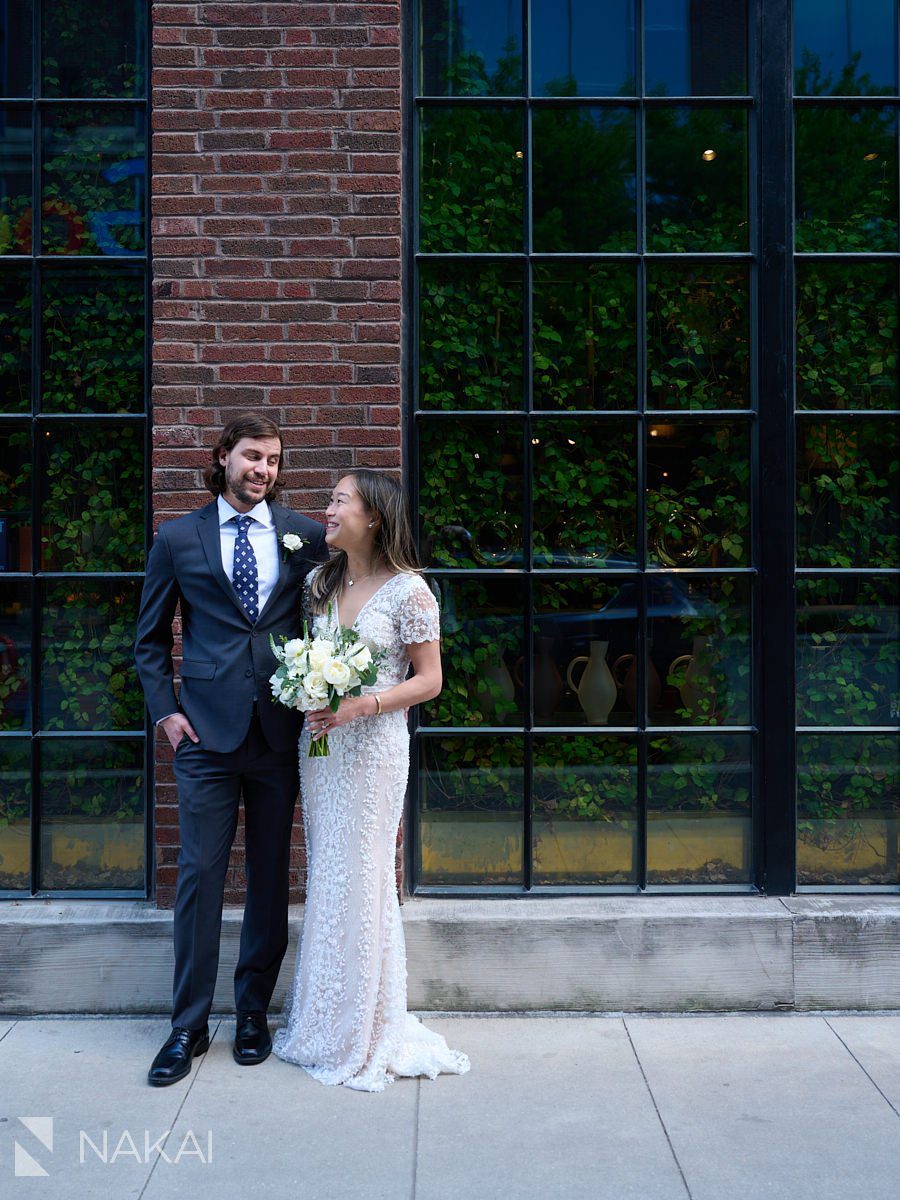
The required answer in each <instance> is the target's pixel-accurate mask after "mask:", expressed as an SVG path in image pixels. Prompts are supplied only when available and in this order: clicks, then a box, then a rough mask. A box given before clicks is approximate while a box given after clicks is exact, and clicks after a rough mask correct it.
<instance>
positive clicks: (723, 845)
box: [647, 733, 753, 884]
mask: <svg viewBox="0 0 900 1200" xmlns="http://www.w3.org/2000/svg"><path fill="white" fill-rule="evenodd" d="M751 745H752V743H751V739H750V735H749V734H745V733H717V734H710V735H702V734H697V735H687V736H684V737H682V736H680V735H671V736H668V737H655V738H652V739H651V740H650V743H649V747H648V762H647V809H648V811H647V882H648V883H651V884H672V883H675V884H685V883H749V882H750V878H751V868H752V832H753V831H752V820H751V811H750V810H751V796H752V766H751Z"/></svg>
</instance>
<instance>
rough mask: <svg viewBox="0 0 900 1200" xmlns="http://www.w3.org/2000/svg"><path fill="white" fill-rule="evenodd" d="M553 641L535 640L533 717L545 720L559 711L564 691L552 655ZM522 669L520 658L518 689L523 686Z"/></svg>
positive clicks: (521, 659) (517, 679)
mask: <svg viewBox="0 0 900 1200" xmlns="http://www.w3.org/2000/svg"><path fill="white" fill-rule="evenodd" d="M553 641H554V639H553V638H552V637H539V638H536V639H535V655H534V679H533V682H532V688H533V693H534V715H535V716H536V717H543V718H545V719H546V718H547V717H552V716H553V715H554V713H556V712H558V711H559V706H560V704H561V703H562V698H563V690H564V684H563V678H562V675H560V673H559V670H558V668H557V666H556V658H555V657H554V654H553ZM524 668H525V660H524V658H520V659H519V661H518V662H517V663H516V682H517V683H518V684H519V687H524V686H525V678H524Z"/></svg>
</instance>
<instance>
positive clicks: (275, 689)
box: [269, 675, 284, 700]
mask: <svg viewBox="0 0 900 1200" xmlns="http://www.w3.org/2000/svg"><path fill="white" fill-rule="evenodd" d="M269 683H270V684H271V686H272V695H273V696H274V697H275V699H276V700H280V699H281V693H282V692H283V690H284V688H283V686H282V682H281V680H280V679H279V677H278V676H277V675H272V676H270V677H269Z"/></svg>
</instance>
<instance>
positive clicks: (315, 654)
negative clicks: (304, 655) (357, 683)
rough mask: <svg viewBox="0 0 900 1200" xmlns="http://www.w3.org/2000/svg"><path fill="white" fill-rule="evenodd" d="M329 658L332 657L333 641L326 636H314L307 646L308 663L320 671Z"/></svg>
mask: <svg viewBox="0 0 900 1200" xmlns="http://www.w3.org/2000/svg"><path fill="white" fill-rule="evenodd" d="M330 658H334V643H333V642H329V641H328V639H327V638H316V640H315V641H314V642H313V644H312V645H311V646H310V648H309V665H310V666H311V667H312V669H313V670H314V671H321V670H322V668H323V667H324V666H325V664H326V663H327V662H328V660H329V659H330Z"/></svg>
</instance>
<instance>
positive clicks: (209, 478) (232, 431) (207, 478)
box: [203, 413, 284, 500]
mask: <svg viewBox="0 0 900 1200" xmlns="http://www.w3.org/2000/svg"><path fill="white" fill-rule="evenodd" d="M241 438H277V439H278V440H279V442H281V458H280V459H279V460H278V475H277V476H276V478H275V482H274V483H273V484H272V486H271V487H270V488H269V490H268V491H267V492H266V494H265V497H264V499H265V500H274V499H275V497H276V496H277V495H278V493H279V491H280V490H281V489H282V488H283V487H284V474H283V472H284V439H283V438H282V436H281V430H280V429H279V428H278V426H277V425H276V424H275V422H274V421H273V420H272V419H271V417H263V416H260V415H259V413H241V414H240V416H237V417H233V418H232V419H231V420H230V421H229V422H228V424H227V425H226V426H225V428H224V429H223V430H222V433H221V435H220V436H219V440H218V441H217V442H216V444H215V446H213V451H212V462H211V463H210V465H209V466H208V467H206V468H205V470H204V472H203V482H204V483H205V484H206V486H207V488H208V489H209V491H211V492H212V494H213V495H214V496H221V495H222V493H223V492H224V491H225V468H224V467H223V466H222V464H221V463H220V462H219V455H220V454H221V453H222V451H223V450H224V451H225V452H226V453H227V452H228V451H229V450H233V449H234V448H235V446H236V445H237V444H238V442H239V441H240V440H241Z"/></svg>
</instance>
